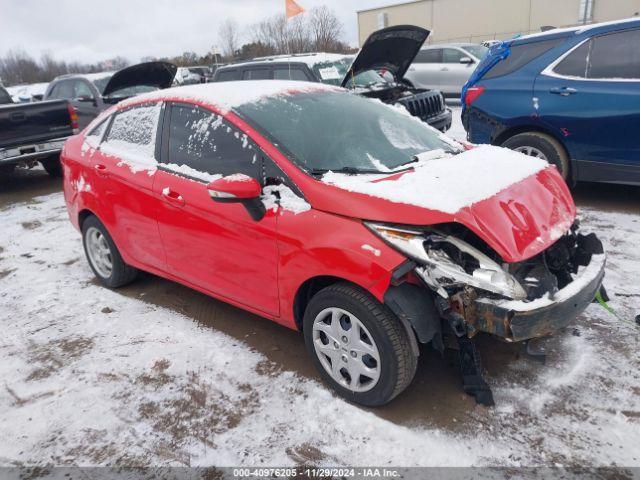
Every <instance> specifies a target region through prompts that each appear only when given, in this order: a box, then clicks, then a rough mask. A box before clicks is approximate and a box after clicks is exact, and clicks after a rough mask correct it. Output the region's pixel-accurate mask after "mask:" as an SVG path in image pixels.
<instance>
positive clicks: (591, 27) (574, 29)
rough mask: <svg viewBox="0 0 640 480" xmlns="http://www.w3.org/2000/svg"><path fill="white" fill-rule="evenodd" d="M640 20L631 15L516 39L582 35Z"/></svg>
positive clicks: (555, 29)
mask: <svg viewBox="0 0 640 480" xmlns="http://www.w3.org/2000/svg"><path fill="white" fill-rule="evenodd" d="M633 22H640V18H639V17H631V18H624V19H622V20H611V21H609V22H600V23H590V24H588V25H578V26H575V27H566V28H554V29H553V30H547V31H546V32H537V33H532V34H529V35H523V36H521V37H518V38H516V39H515V40H529V39H530V38H537V37H546V36H547V35H556V34H559V33H572V32H573V33H575V34H576V35H580V34H582V33H585V32H588V31H590V30H595V29H596V28H600V27H606V26H609V25H618V24H625V23H633Z"/></svg>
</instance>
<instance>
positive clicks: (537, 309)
mask: <svg viewBox="0 0 640 480" xmlns="http://www.w3.org/2000/svg"><path fill="white" fill-rule="evenodd" d="M605 264H606V255H605V254H600V255H593V257H592V259H591V262H590V263H589V265H587V266H586V267H584V269H582V271H581V272H579V273H578V275H576V277H575V278H574V281H573V282H571V283H570V284H568V285H567V286H566V287H564V288H563V289H562V290H559V291H558V292H557V293H556V294H555V295H554V296H553V298H549V297H543V298H540V299H537V300H533V301H531V302H521V301H514V300H508V301H505V300H493V299H487V298H478V299H476V300H475V301H474V302H473V303H472V304H471V305H468V306H467V307H465V308H464V313H463V316H464V318H465V320H466V322H467V323H468V325H470V326H471V327H472V328H473V329H474V330H476V331H481V332H487V333H491V334H493V335H497V336H499V337H502V338H504V339H505V340H507V341H512V342H518V341H522V340H527V339H530V338H535V337H542V336H545V335H549V334H550V333H553V332H555V331H557V330H559V329H560V328H563V327H566V326H567V325H568V324H569V322H571V321H572V320H573V319H574V318H575V317H577V316H578V315H579V314H580V313H581V312H582V311H583V310H584V309H585V308H587V306H588V305H589V304H590V303H591V302H592V301H593V299H594V298H595V296H596V294H597V293H598V291H599V290H600V286H601V285H602V280H603V278H604V269H605ZM461 313H462V312H461Z"/></svg>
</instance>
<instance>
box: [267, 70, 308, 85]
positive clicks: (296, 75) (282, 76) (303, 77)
mask: <svg viewBox="0 0 640 480" xmlns="http://www.w3.org/2000/svg"><path fill="white" fill-rule="evenodd" d="M273 78H275V79H276V80H298V81H302V82H306V81H308V80H309V78H308V77H307V74H306V73H305V72H304V70H302V69H301V68H298V67H292V68H287V67H280V68H276V69H275V70H274V71H273Z"/></svg>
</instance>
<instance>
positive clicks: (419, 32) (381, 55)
mask: <svg viewBox="0 0 640 480" xmlns="http://www.w3.org/2000/svg"><path fill="white" fill-rule="evenodd" d="M429 33H431V32H429V30H425V29H424V28H420V27H416V26H414V25H398V26H395V27H388V28H383V29H382V30H378V31H377V32H373V33H372V34H371V35H369V38H367V41H366V42H364V45H362V49H361V50H360V53H358V56H357V57H356V59H355V60H354V61H353V63H352V64H351V68H350V69H349V71H348V72H347V75H346V76H345V77H344V79H343V80H342V86H343V87H345V86H346V85H347V83H348V82H349V79H350V78H352V77H354V76H356V75H358V74H360V73H362V72H366V71H367V70H387V71H388V72H389V73H391V74H392V75H393V77H394V79H395V80H396V81H399V80H400V79H402V77H404V74H405V73H406V72H407V70H408V69H409V65H411V62H413V59H414V58H415V57H416V55H417V54H418V52H419V51H420V47H422V44H423V43H424V42H425V41H426V40H427V37H428V36H429Z"/></svg>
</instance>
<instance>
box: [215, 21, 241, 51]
mask: <svg viewBox="0 0 640 480" xmlns="http://www.w3.org/2000/svg"><path fill="white" fill-rule="evenodd" d="M218 39H219V41H220V44H221V45H222V53H223V55H224V56H225V57H233V56H234V55H235V53H236V51H237V50H238V48H239V47H240V32H239V28H238V24H237V23H236V21H235V20H233V19H231V18H228V19H227V20H225V21H224V22H222V25H220V30H219V31H218Z"/></svg>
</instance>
